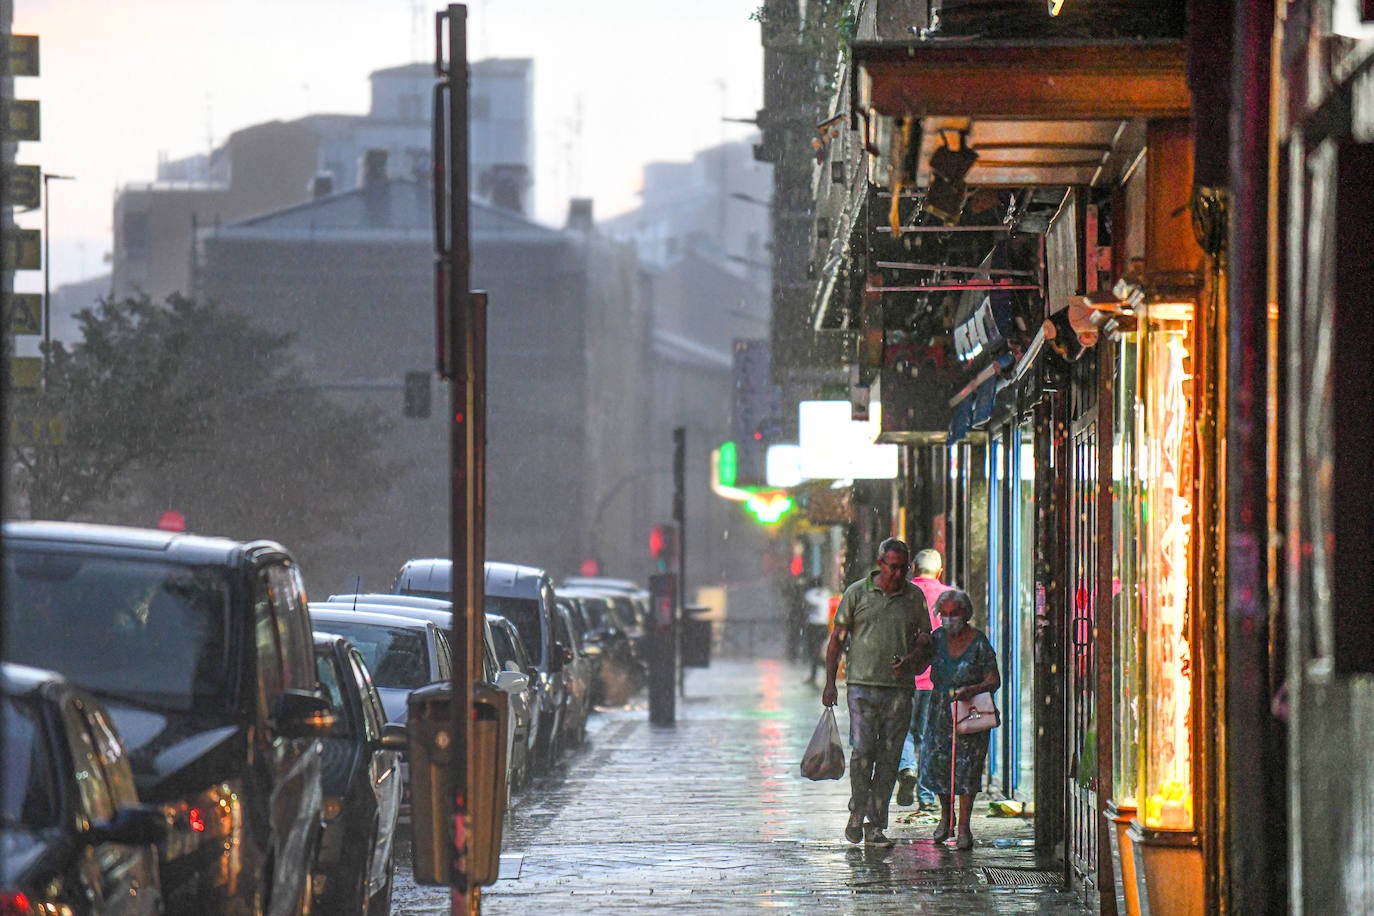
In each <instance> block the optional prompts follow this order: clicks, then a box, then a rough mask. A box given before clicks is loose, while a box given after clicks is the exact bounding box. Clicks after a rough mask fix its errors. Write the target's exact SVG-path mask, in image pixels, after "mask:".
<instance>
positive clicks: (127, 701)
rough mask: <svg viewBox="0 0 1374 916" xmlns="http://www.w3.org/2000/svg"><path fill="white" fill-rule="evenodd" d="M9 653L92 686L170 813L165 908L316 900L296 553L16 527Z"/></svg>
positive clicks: (310, 744) (144, 786) (8, 547)
mask: <svg viewBox="0 0 1374 916" xmlns="http://www.w3.org/2000/svg"><path fill="white" fill-rule="evenodd" d="M4 538H5V544H4V547H5V556H4V609H3V619H4V627H5V656H6V659H7V660H10V661H16V662H22V663H24V664H29V665H35V666H42V667H46V668H51V669H55V670H57V671H60V672H61V673H63V674H64V675H66V676H67V677H68V678H69V679H70V680H71V681H72V682H74V683H76V684H78V685H80V686H81V687H83V688H85V689H86V690H87V691H89V692H90V693H92V694H95V695H96V696H97V697H98V698H99V699H100V700H101V701H102V702H103V703H104V704H105V706H106V708H107V709H108V710H109V711H110V714H111V716H112V717H113V718H114V720H115V724H116V726H117V727H118V730H119V733H120V735H121V736H122V737H123V739H124V743H125V747H126V750H127V753H128V757H129V761H130V763H131V764H132V767H133V773H134V781H135V783H136V785H137V787H138V794H139V797H140V798H141V799H142V800H143V801H144V802H147V803H153V804H157V805H159V806H161V808H162V809H163V812H164V813H165V815H166V816H167V818H168V819H169V821H170V824H171V831H170V835H169V837H168V839H167V842H166V843H165V844H163V845H162V847H161V848H160V849H159V860H160V862H159V865H160V871H161V873H162V892H163V897H164V899H165V900H166V905H167V911H168V912H196V911H201V912H207V913H211V912H213V913H223V912H253V913H268V914H293V913H303V912H309V909H310V901H311V887H310V874H311V865H312V863H313V860H314V857H315V850H316V847H317V844H318V843H319V838H320V823H321V792H320V753H321V751H320V740H319V739H320V737H321V736H323V735H324V734H327V733H328V731H329V729H330V727H331V726H332V725H333V723H334V717H333V715H332V714H331V713H330V705H329V702H328V701H327V700H326V699H325V698H323V697H321V696H320V695H319V694H317V693H316V691H315V660H314V656H313V649H312V639H311V632H310V618H309V615H308V613H307V610H306V603H305V594H304V591H303V589H302V586H301V577H300V573H299V572H298V571H297V569H296V565H295V563H294V562H293V561H292V559H291V556H290V554H288V553H287V552H286V550H285V549H284V548H282V547H281V546H280V545H279V544H274V543H271V542H268V541H254V542H251V543H242V542H238V541H231V540H225V539H220V538H208V537H197V536H192V535H182V534H172V533H168V532H165V531H149V530H143V529H134V528H113V527H108V526H104V525H74V524H59V523H50V522H13V523H9V524H6V525H5V528H4Z"/></svg>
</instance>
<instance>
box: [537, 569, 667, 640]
mask: <svg viewBox="0 0 1374 916" xmlns="http://www.w3.org/2000/svg"><path fill="white" fill-rule="evenodd" d="M565 587H567V588H590V589H595V590H596V591H600V592H606V593H610V594H617V595H626V596H627V597H629V599H630V602H631V604H632V605H633V607H634V617H635V619H634V622H635V623H637V624H638V625H639V626H640V627H641V628H643V629H644V630H646V631H647V630H648V629H649V598H650V595H649V590H648V589H647V588H645V587H644V586H642V585H640V584H639V583H638V582H633V581H631V580H630V579H616V578H614V577H611V576H569V577H568V578H567V579H564V580H563V582H562V583H561V584H560V585H559V586H558V589H559V591H562V589H563V588H565Z"/></svg>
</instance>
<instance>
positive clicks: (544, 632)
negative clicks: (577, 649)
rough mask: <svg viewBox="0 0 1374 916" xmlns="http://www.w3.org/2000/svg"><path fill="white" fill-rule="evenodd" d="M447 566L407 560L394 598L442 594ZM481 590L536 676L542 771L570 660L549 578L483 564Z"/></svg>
mask: <svg viewBox="0 0 1374 916" xmlns="http://www.w3.org/2000/svg"><path fill="white" fill-rule="evenodd" d="M452 567H453V564H452V563H451V562H450V561H448V560H444V559H435V558H431V559H415V560H409V561H407V562H406V563H405V564H404V565H403V566H402V567H401V570H400V572H399V573H397V575H396V581H395V584H394V585H393V586H392V591H393V592H395V593H396V594H398V595H420V596H427V597H439V596H447V595H449V594H450V593H451V588H452V586H451V581H450V577H451V573H452ZM483 591H484V594H485V610H486V611H487V612H488V613H492V614H500V615H501V616H503V617H505V618H507V619H508V620H510V622H511V623H513V624H514V625H515V628H516V630H517V632H519V634H520V640H521V642H522V643H524V646H525V652H526V654H528V655H529V657H530V662H531V663H532V664H533V666H534V669H535V670H536V671H537V672H538V674H539V677H538V679H537V680H538V684H537V687H538V689H539V691H540V694H541V698H540V715H539V720H538V723H537V728H536V733H537V734H536V738H535V745H536V747H537V748H539V753H538V755H537V757H536V765H537V768H538V769H545V770H546V769H548V768H549V767H551V766H552V765H553V763H554V762H555V761H556V760H557V759H558V758H559V757H560V756H561V754H562V736H563V715H564V710H565V709H566V707H567V704H568V697H567V687H566V682H565V676H564V674H563V669H564V666H565V665H566V664H567V662H568V661H569V660H571V658H572V648H571V647H570V646H567V645H565V644H563V643H559V642H557V640H556V639H555V637H554V633H553V622H552V614H553V611H554V592H553V580H552V579H550V578H549V575H548V573H546V572H544V570H542V569H539V568H538V567H534V566H520V565H517V564H513V563H496V562H488V563H487V564H486V566H485V578H484V586H483Z"/></svg>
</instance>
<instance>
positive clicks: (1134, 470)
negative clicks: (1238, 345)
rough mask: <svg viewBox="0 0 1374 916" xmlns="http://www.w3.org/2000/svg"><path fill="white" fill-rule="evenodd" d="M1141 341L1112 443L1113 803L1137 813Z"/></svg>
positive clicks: (1127, 346) (1124, 373)
mask: <svg viewBox="0 0 1374 916" xmlns="http://www.w3.org/2000/svg"><path fill="white" fill-rule="evenodd" d="M1139 352H1140V349H1139V338H1138V337H1137V335H1135V334H1133V333H1132V334H1127V335H1125V336H1124V337H1123V339H1122V340H1121V344H1120V348H1119V351H1118V353H1119V355H1118V359H1119V363H1118V370H1117V386H1116V404H1115V412H1116V416H1115V421H1114V423H1113V424H1112V428H1113V430H1114V431H1115V432H1114V437H1115V441H1114V442H1113V443H1112V537H1113V539H1114V542H1115V543H1114V544H1113V547H1112V564H1113V568H1112V633H1113V640H1114V643H1115V645H1114V647H1113V655H1114V658H1113V665H1112V708H1113V709H1114V710H1116V723H1115V727H1114V728H1113V730H1112V735H1113V741H1114V746H1113V749H1112V799H1113V801H1115V803H1116V806H1117V809H1118V810H1122V811H1124V810H1127V809H1129V810H1131V811H1134V810H1135V807H1136V795H1137V793H1138V792H1139V787H1140V768H1141V760H1140V715H1141V708H1140V703H1141V683H1140V678H1141V673H1140V599H1141V595H1142V592H1143V588H1144V583H1143V582H1142V580H1141V575H1140V570H1141V555H1140V549H1141V539H1140V535H1141V522H1142V521H1143V515H1144V513H1143V507H1144V505H1145V501H1144V499H1143V495H1142V493H1141V482H1140V474H1139V469H1140V462H1139V460H1138V456H1139V440H1138V437H1137V426H1138V425H1139V424H1137V419H1138V418H1139V417H1140V416H1141V409H1142V408H1141V404H1140V396H1139V377H1138V372H1139V362H1140V359H1139Z"/></svg>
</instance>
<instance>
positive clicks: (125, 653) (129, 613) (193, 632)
mask: <svg viewBox="0 0 1374 916" xmlns="http://www.w3.org/2000/svg"><path fill="white" fill-rule="evenodd" d="M4 586H5V587H4V626H5V658H6V660H8V661H14V662H21V663H23V664H27V665H33V666H35V667H39V668H50V669H52V670H54V671H59V672H61V673H62V674H65V675H66V676H67V677H68V678H69V679H71V680H72V681H74V682H76V683H78V684H81V685H82V686H84V687H87V688H89V689H90V690H91V691H93V692H95V693H98V694H100V695H101V696H104V697H112V698H115V699H123V700H127V701H129V702H132V703H137V704H140V705H144V706H150V707H152V708H155V709H159V710H164V711H169V712H187V711H191V710H201V711H205V710H220V709H223V708H224V704H225V702H226V698H227V697H228V696H229V694H230V689H229V688H230V687H231V686H232V685H230V684H229V682H228V674H227V672H228V671H229V669H230V666H229V664H228V658H229V654H228V653H229V652H230V650H231V646H230V633H229V632H228V626H227V623H226V619H227V611H226V609H227V608H228V606H229V583H228V581H227V580H226V577H225V572H224V570H222V569H220V568H217V567H198V566H186V565H182V564H176V563H165V562H160V561H145V560H136V559H129V558H126V557H105V556H77V555H73V554H64V553H58V552H52V551H39V550H34V549H31V548H25V547H21V546H15V545H9V549H8V552H7V554H6V556H5V563H4ZM56 634H60V635H61V638H59V639H55V638H54V635H56Z"/></svg>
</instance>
